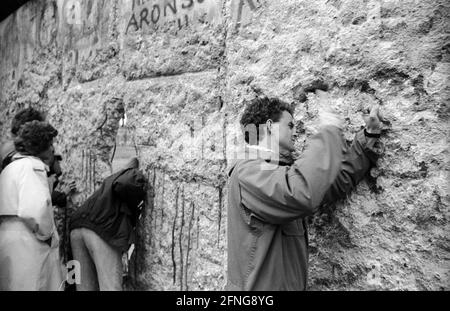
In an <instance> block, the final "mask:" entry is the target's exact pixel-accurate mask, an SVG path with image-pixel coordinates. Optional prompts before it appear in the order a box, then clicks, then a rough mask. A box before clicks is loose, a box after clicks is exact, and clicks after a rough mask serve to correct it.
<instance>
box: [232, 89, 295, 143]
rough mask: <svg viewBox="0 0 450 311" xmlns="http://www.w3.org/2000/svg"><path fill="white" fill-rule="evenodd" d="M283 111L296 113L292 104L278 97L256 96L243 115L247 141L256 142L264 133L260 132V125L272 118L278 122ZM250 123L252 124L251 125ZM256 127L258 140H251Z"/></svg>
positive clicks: (242, 120)
mask: <svg viewBox="0 0 450 311" xmlns="http://www.w3.org/2000/svg"><path fill="white" fill-rule="evenodd" d="M283 111H287V112H289V113H290V114H291V115H294V109H293V107H292V105H290V104H288V103H286V102H283V101H282V100H279V99H278V98H268V97H261V98H259V97H258V98H255V99H253V100H251V101H250V103H248V104H247V107H246V108H245V110H244V113H243V114H242V117H241V121H240V123H241V127H242V130H243V132H244V139H245V141H246V142H247V143H256V142H258V141H259V140H260V139H261V138H262V135H261V134H260V133H259V130H260V129H259V126H260V125H261V124H265V123H266V122H267V120H269V119H271V120H272V121H273V122H278V121H279V120H280V118H281V114H282V113H283ZM249 125H251V126H250V127H249ZM255 128H256V142H254V141H252V142H250V135H254V134H255V133H251V132H253V131H254V130H255Z"/></svg>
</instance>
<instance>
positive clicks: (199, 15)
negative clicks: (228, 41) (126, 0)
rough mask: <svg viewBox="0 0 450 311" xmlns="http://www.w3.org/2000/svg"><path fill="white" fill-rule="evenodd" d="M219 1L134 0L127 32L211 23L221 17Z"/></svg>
mask: <svg viewBox="0 0 450 311" xmlns="http://www.w3.org/2000/svg"><path fill="white" fill-rule="evenodd" d="M218 3H219V1H217V0H147V1H145V0H133V2H132V8H131V16H130V17H129V20H128V23H127V24H126V29H125V34H127V33H129V32H133V31H138V30H144V31H145V30H148V29H153V30H156V29H158V28H159V27H161V26H164V25H170V24H172V25H174V26H175V27H178V29H182V28H186V27H189V26H190V25H191V24H193V23H198V22H209V23H211V22H213V21H217V20H218V19H219V18H220V6H219V5H218Z"/></svg>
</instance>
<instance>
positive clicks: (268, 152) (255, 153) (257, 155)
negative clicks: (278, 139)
mask: <svg viewBox="0 0 450 311" xmlns="http://www.w3.org/2000/svg"><path fill="white" fill-rule="evenodd" d="M236 155H237V156H236V158H235V159H233V160H232V162H231V165H230V166H229V169H228V176H231V173H232V171H233V169H234V167H235V166H236V164H237V162H238V161H239V160H255V159H261V160H264V161H266V162H268V163H272V164H276V165H281V166H289V165H292V164H293V163H294V157H293V156H292V153H288V154H284V153H278V154H277V153H276V152H274V151H273V150H272V149H269V148H265V147H262V146H258V145H245V146H244V147H243V148H241V149H240V150H239V151H238V152H237V153H236Z"/></svg>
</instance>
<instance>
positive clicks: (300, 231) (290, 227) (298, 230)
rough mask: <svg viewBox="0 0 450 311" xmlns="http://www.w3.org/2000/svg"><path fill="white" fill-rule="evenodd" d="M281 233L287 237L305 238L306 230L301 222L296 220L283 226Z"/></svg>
mask: <svg viewBox="0 0 450 311" xmlns="http://www.w3.org/2000/svg"><path fill="white" fill-rule="evenodd" d="M281 232H283V235H286V236H304V235H305V229H304V228H303V224H302V222H301V220H294V221H291V222H288V223H286V224H282V225H281Z"/></svg>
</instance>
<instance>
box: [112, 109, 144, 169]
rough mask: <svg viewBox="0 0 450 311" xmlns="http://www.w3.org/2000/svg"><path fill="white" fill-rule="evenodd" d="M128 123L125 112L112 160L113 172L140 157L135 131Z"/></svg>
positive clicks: (120, 121) (120, 122)
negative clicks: (132, 159)
mask: <svg viewBox="0 0 450 311" xmlns="http://www.w3.org/2000/svg"><path fill="white" fill-rule="evenodd" d="M127 123H128V118H127V114H126V113H125V112H123V114H122V117H121V118H120V120H119V128H118V130H117V134H116V139H115V143H114V148H113V150H112V153H111V158H110V159H111V160H110V162H111V167H112V171H113V172H117V171H118V170H120V169H122V168H123V167H124V166H125V165H126V164H127V163H128V161H130V159H131V158H133V157H137V156H138V153H137V148H136V144H135V139H134V135H133V131H132V130H131V128H130V127H129V126H127Z"/></svg>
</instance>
